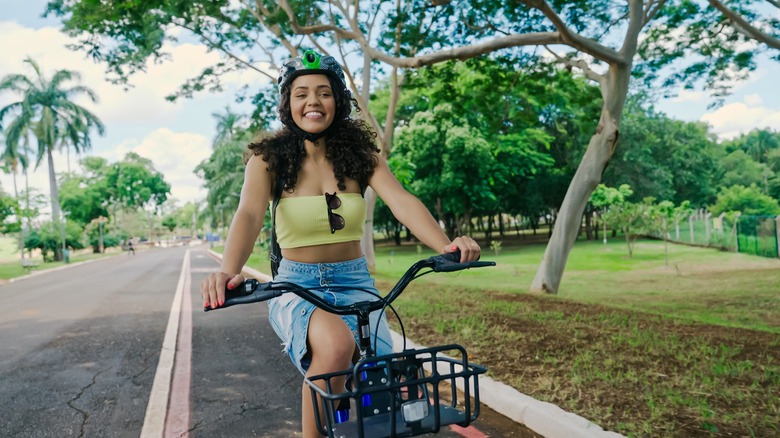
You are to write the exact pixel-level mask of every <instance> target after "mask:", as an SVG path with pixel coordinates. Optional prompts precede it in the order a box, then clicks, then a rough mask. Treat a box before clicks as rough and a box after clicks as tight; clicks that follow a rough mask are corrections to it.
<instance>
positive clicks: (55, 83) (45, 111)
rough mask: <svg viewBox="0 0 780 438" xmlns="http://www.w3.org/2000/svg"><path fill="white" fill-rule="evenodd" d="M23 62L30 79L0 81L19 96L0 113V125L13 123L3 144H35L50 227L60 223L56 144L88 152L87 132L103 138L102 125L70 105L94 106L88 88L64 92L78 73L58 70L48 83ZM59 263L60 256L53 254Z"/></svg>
mask: <svg viewBox="0 0 780 438" xmlns="http://www.w3.org/2000/svg"><path fill="white" fill-rule="evenodd" d="M25 62H26V63H27V64H28V65H29V66H31V67H32V69H33V71H34V73H35V75H34V76H33V77H32V78H29V77H27V76H24V75H21V74H11V75H7V76H5V77H3V78H2V79H0V92H4V91H10V92H12V93H14V94H17V95H20V96H21V100H18V101H16V102H12V103H10V104H8V105H7V106H5V107H4V108H2V109H0V122H2V120H3V119H5V117H6V116H8V115H9V114H14V115H15V117H16V118H15V119H14V120H13V122H12V123H11V124H10V125H9V129H8V130H7V131H6V133H5V135H6V143H7V144H8V143H10V144H11V145H12V147H16V146H17V145H18V143H19V141H20V139H21V138H23V137H25V136H26V133H27V132H32V133H33V135H34V137H35V138H36V140H37V142H38V148H37V156H36V166H37V165H39V164H40V163H41V161H42V160H43V157H44V156H46V158H47V163H48V167H49V190H50V193H51V211H52V220H53V221H54V223H57V224H58V223H59V222H60V201H59V194H58V190H57V180H56V173H55V171H54V158H53V157H52V153H53V152H54V149H55V147H56V146H57V142H58V141H60V140H61V139H66V140H65V141H67V142H68V144H70V145H71V146H73V147H74V148H77V150H79V149H88V148H89V147H90V146H91V143H90V136H89V132H90V131H91V130H92V129H93V128H94V129H96V130H97V131H98V133H99V134H101V135H102V134H103V132H104V127H103V123H102V122H101V121H100V119H98V118H97V117H96V116H95V115H94V114H92V113H91V112H90V111H88V110H87V109H86V108H84V107H82V106H80V105H78V104H76V103H74V102H73V99H74V98H76V97H77V96H80V95H84V96H86V97H87V98H89V99H90V100H91V101H93V102H96V101H97V97H96V96H95V93H94V92H92V90H90V89H89V88H87V87H85V86H82V85H76V86H74V87H71V88H65V83H66V82H68V81H72V80H73V81H77V82H78V81H79V80H80V76H79V74H78V73H76V72H73V71H70V70H58V71H56V72H55V73H54V75H52V77H51V79H48V78H46V77H45V76H44V75H43V73H42V72H41V69H40V67H39V66H38V64H37V63H36V62H35V61H33V60H32V59H31V58H27V59H25ZM55 254H56V255H55V257H56V258H57V259H58V260H59V259H60V258H61V256H62V255H61V254H60V253H59V252H58V251H55Z"/></svg>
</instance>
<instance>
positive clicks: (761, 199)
mask: <svg viewBox="0 0 780 438" xmlns="http://www.w3.org/2000/svg"><path fill="white" fill-rule="evenodd" d="M710 211H711V212H712V214H714V215H719V214H721V213H728V212H732V211H738V212H740V213H742V214H743V215H753V216H758V215H778V214H780V204H778V202H777V199H773V198H770V197H769V196H767V195H765V194H764V193H762V192H761V189H759V188H758V187H756V186H755V185H751V186H749V187H745V186H742V185H735V186H732V187H728V188H724V189H722V190H721V191H720V193H718V200H717V202H715V205H713V206H711V207H710Z"/></svg>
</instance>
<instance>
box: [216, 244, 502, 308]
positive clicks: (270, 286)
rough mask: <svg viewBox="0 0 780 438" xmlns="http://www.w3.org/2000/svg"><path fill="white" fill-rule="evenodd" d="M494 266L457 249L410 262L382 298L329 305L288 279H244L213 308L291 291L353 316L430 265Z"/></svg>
mask: <svg viewBox="0 0 780 438" xmlns="http://www.w3.org/2000/svg"><path fill="white" fill-rule="evenodd" d="M495 265H496V262H481V261H474V262H466V263H460V252H459V251H455V252H451V253H446V254H442V255H438V256H433V257H429V258H427V259H425V260H420V261H418V262H416V263H414V264H413V265H412V266H411V267H410V268H409V269H408V270H407V271H406V273H404V275H403V276H402V277H401V279H400V280H399V281H398V283H396V285H395V286H394V287H393V289H392V290H391V291H390V293H389V294H387V296H386V297H384V298H382V299H377V300H373V301H361V302H358V303H353V304H349V305H346V306H336V305H333V304H331V303H329V302H327V301H325V300H323V299H322V298H320V297H319V296H318V295H317V294H315V293H314V292H312V291H311V290H309V289H306V288H302V287H300V286H298V285H296V284H293V283H288V282H276V283H274V282H268V283H261V282H260V281H258V280H255V279H248V280H246V281H244V282H243V283H241V285H239V286H238V287H236V288H235V289H232V290H226V291H225V303H224V304H223V305H221V306H219V307H217V309H224V308H226V307H230V306H234V305H238V304H249V303H258V302H262V301H267V300H270V299H272V298H276V297H278V296H280V295H282V294H284V293H286V292H292V293H294V294H296V295H298V296H300V297H301V298H303V299H305V300H307V301H309V302H311V303H313V304H314V305H316V306H317V307H319V308H321V309H323V310H326V311H328V312H330V313H334V314H337V315H356V314H358V313H363V312H373V311H374V310H378V309H380V308H382V307H383V306H385V305H387V304H390V303H392V302H393V301H394V300H395V299H396V298H397V297H398V295H400V294H401V292H403V290H404V289H406V286H407V285H409V283H410V282H411V281H412V280H414V279H415V278H416V277H415V275H416V274H417V273H418V272H420V271H421V270H422V269H425V268H430V269H431V270H432V271H434V272H455V271H461V270H464V269H470V268H481V267H485V266H495ZM203 310H204V311H206V312H208V311H210V310H216V309H212V308H211V307H204V308H203Z"/></svg>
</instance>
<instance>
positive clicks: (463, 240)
mask: <svg viewBox="0 0 780 438" xmlns="http://www.w3.org/2000/svg"><path fill="white" fill-rule="evenodd" d="M458 250H460V262H461V263H465V262H473V261H476V260H479V254H480V252H481V249H480V248H479V244H478V243H477V241H476V240H474V239H472V238H471V237H468V236H460V237H456V238H455V240H453V241H452V243H450V244H449V245H447V246H445V247H444V249H443V250H442V253H447V252H455V251H458Z"/></svg>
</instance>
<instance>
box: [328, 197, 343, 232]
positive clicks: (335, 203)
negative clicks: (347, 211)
mask: <svg viewBox="0 0 780 438" xmlns="http://www.w3.org/2000/svg"><path fill="white" fill-rule="evenodd" d="M325 203H326V204H328V222H330V234H334V233H335V232H336V231H337V230H341V229H344V225H345V222H344V217H343V216H341V215H340V214H338V213H334V212H333V210H336V209H337V208H339V207H341V199H339V197H338V196H336V192H333V194H332V195H331V194H330V193H328V192H325Z"/></svg>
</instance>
